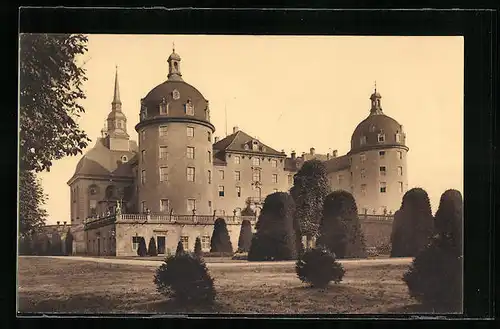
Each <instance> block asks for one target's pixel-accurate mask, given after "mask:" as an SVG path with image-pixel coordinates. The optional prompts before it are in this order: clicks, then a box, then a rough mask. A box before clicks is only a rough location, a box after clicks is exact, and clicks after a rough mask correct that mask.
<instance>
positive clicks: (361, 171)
mask: <svg viewBox="0 0 500 329" xmlns="http://www.w3.org/2000/svg"><path fill="white" fill-rule="evenodd" d="M360 176H361V178H366V170H365V168H362V169H361V170H360Z"/></svg>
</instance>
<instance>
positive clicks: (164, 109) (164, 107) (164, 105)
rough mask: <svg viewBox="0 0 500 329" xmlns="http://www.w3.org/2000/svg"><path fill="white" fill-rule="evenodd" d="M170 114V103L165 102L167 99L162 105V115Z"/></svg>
mask: <svg viewBox="0 0 500 329" xmlns="http://www.w3.org/2000/svg"><path fill="white" fill-rule="evenodd" d="M167 114H168V103H166V102H165V99H163V101H162V102H161V103H160V115H167Z"/></svg>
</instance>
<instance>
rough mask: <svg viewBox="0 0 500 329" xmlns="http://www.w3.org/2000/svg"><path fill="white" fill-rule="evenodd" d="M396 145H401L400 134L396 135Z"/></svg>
mask: <svg viewBox="0 0 500 329" xmlns="http://www.w3.org/2000/svg"><path fill="white" fill-rule="evenodd" d="M396 143H401V134H400V133H397V134H396Z"/></svg>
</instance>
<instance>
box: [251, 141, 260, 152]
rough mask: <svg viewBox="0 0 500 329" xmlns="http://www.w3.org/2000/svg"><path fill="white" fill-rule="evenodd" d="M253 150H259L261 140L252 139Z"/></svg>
mask: <svg viewBox="0 0 500 329" xmlns="http://www.w3.org/2000/svg"><path fill="white" fill-rule="evenodd" d="M252 150H254V151H258V150H259V142H257V141H256V140H253V141H252Z"/></svg>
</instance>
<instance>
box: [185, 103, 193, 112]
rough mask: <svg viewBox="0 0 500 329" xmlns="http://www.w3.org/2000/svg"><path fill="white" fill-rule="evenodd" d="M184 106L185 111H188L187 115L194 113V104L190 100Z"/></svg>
mask: <svg viewBox="0 0 500 329" xmlns="http://www.w3.org/2000/svg"><path fill="white" fill-rule="evenodd" d="M184 107H185V109H184V111H185V112H186V114H187V115H194V106H193V104H192V103H191V102H190V101H188V102H187V103H186V105H184Z"/></svg>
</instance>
